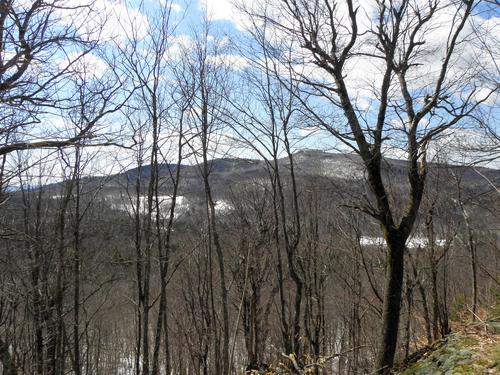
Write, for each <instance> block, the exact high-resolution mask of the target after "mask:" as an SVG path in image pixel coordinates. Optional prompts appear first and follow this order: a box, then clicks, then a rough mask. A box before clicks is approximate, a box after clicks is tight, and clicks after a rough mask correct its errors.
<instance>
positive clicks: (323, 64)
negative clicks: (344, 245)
mask: <svg viewBox="0 0 500 375" xmlns="http://www.w3.org/2000/svg"><path fill="white" fill-rule="evenodd" d="M477 5H478V2H475V1H461V2H453V1H452V2H447V3H446V4H445V3H444V2H440V1H430V2H426V3H424V4H420V3H418V2H416V1H411V0H405V1H401V2H397V3H394V2H388V1H384V0H380V1H377V2H376V4H375V6H374V7H373V8H370V7H368V8H366V7H361V5H356V4H355V3H354V2H353V1H352V0H347V1H345V3H343V2H337V1H319V0H314V1H306V0H290V1H289V0H283V1H279V2H278V3H268V4H266V7H265V8H261V9H256V10H254V9H250V10H248V13H249V14H251V15H253V17H254V19H255V20H256V21H255V22H256V23H259V22H261V23H265V24H272V25H273V26H274V28H275V30H276V33H275V36H274V38H275V39H277V38H283V37H286V38H292V39H293V40H295V41H296V45H295V47H296V49H295V50H296V53H295V54H294V55H293V60H287V61H286V60H285V63H287V64H290V65H291V66H292V67H296V66H297V64H299V66H304V64H305V65H306V66H308V67H309V70H307V72H308V74H307V75H306V74H303V73H302V71H299V69H297V68H295V69H294V70H295V74H296V77H297V80H299V81H300V82H302V83H303V84H304V90H309V91H312V92H314V93H315V95H316V96H317V97H321V98H323V101H322V103H318V102H317V101H308V102H306V101H305V100H302V102H303V103H302V104H303V105H304V106H306V107H307V108H308V109H309V110H310V112H311V113H312V114H313V115H314V116H315V117H316V119H317V120H318V121H320V122H321V123H322V126H323V127H324V128H325V129H326V130H327V131H329V132H330V133H331V134H332V135H333V136H334V137H335V138H336V139H338V140H339V141H341V142H342V143H343V144H344V145H345V146H346V147H348V148H349V149H351V150H353V151H354V152H356V153H357V154H359V155H360V157H361V158H362V160H363V163H364V165H365V168H366V174H367V178H368V185H369V187H370V189H371V195H372V196H371V202H369V203H368V204H362V205H359V206H358V208H359V209H361V210H362V211H364V212H365V213H367V214H368V215H370V216H372V217H373V218H375V219H376V220H378V221H379V223H380V226H381V228H382V232H383V236H384V238H385V240H386V242H387V247H388V250H387V260H386V282H385V293H384V307H383V317H382V324H381V325H382V330H381V336H380V344H379V352H378V356H377V359H376V361H375V364H374V368H375V370H376V371H378V372H379V373H387V372H388V371H389V369H390V367H391V366H392V365H393V362H394V356H395V353H396V348H397V337H398V326H399V316H400V305H401V295H402V285H403V276H404V252H405V244H406V241H407V239H408V237H409V236H410V234H411V232H412V229H413V227H414V223H415V220H416V218H417V213H418V211H419V206H420V203H421V200H422V196H423V192H424V184H425V180H426V173H427V165H426V151H427V148H428V144H429V142H431V141H432V140H433V139H434V138H435V137H437V136H438V135H440V134H442V133H443V132H445V131H447V129H449V128H451V127H454V126H457V124H458V123H459V122H460V121H461V120H463V119H465V118H467V117H468V116H469V115H471V114H473V113H474V111H475V110H476V109H477V108H478V106H479V105H480V104H481V103H482V102H484V101H485V100H487V99H488V98H489V97H490V96H491V95H492V92H493V91H494V90H496V89H497V87H496V86H495V87H493V88H492V89H491V90H490V91H489V92H487V93H486V94H485V95H483V96H481V97H480V98H479V97H478V91H479V90H478V86H477V85H475V83H476V82H477V77H478V76H479V72H478V71H477V70H475V69H472V68H471V65H470V64H471V62H468V64H469V65H467V66H468V67H469V68H465V70H464V71H460V72H457V71H456V70H454V66H455V64H456V62H457V53H459V52H458V51H459V50H460V47H461V46H462V44H463V43H465V41H466V40H467V37H468V36H469V35H470V32H469V31H468V30H470V27H469V26H470V22H469V21H470V19H471V18H472V17H473V12H474V10H475V9H476V7H477ZM443 13H444V14H445V15H446V14H448V15H449V23H448V24H446V26H443V25H442V24H441V23H439V21H436V19H437V18H438V17H440V16H441V15H442V14H443ZM440 27H441V29H439V28H440ZM438 29H439V30H441V32H443V33H444V35H445V38H444V40H443V41H442V43H440V44H439V49H438V50H437V51H436V49H435V48H437V47H435V46H433V45H431V43H430V42H429V41H427V40H426V36H427V34H428V33H429V32H432V31H433V30H438ZM433 53H434V54H433ZM285 58H286V56H285ZM367 58H369V59H371V61H372V64H373V65H374V66H376V68H375V69H377V70H378V71H379V72H381V73H380V74H379V75H378V76H377V77H378V78H377V79H376V80H374V81H371V83H366V84H365V85H370V86H369V87H371V89H372V95H371V99H370V103H371V105H370V108H369V109H368V110H366V109H363V108H362V107H361V106H360V102H359V100H358V99H359V94H357V91H356V85H355V80H356V78H355V76H354V75H353V74H350V72H351V70H352V69H353V68H354V66H355V65H354V64H363V63H364V64H369V63H368V60H367ZM282 60H283V59H282ZM437 60H439V61H440V62H439V66H438V68H437V70H434V71H433V74H432V75H430V76H429V80H428V81H426V82H425V84H422V85H419V83H417V82H415V81H414V77H415V74H419V73H418V72H421V71H422V70H420V69H421V67H422V66H429V65H430V64H432V63H434V62H435V61H437ZM458 60H459V59H458ZM461 63H464V62H463V61H462V62H461ZM464 72H465V73H464ZM420 74H421V73H420ZM325 101H326V102H327V103H329V104H330V106H331V108H333V111H337V112H338V113H340V114H342V115H343V121H342V122H340V123H337V122H336V121H333V122H332V121H331V118H328V117H325V116H324V114H325V111H324V110H323V111H321V109H322V108H323V107H324V103H325ZM394 123H397V124H398V128H399V131H396V130H395V129H394V128H393V124H394ZM400 136H402V137H400ZM396 139H399V141H397V140H396ZM395 141H396V144H397V145H398V147H402V148H403V150H404V153H405V155H406V160H407V170H408V173H407V176H406V177H407V183H408V189H409V190H408V193H407V200H406V204H405V205H406V209H405V210H404V212H402V213H401V214H398V213H397V211H396V210H395V207H394V206H393V205H392V204H391V199H390V194H389V191H388V190H387V186H386V183H385V182H384V179H383V176H382V173H381V165H382V157H383V154H384V151H385V150H387V146H388V145H391V144H392V145H394V144H395V143H394V142H395ZM398 142H399V143H398Z"/></svg>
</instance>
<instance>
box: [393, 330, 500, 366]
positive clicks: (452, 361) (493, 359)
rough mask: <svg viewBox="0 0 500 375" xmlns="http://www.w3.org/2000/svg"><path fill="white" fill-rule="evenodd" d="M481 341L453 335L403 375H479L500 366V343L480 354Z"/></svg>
mask: <svg viewBox="0 0 500 375" xmlns="http://www.w3.org/2000/svg"><path fill="white" fill-rule="evenodd" d="M478 345H479V340H478V339H477V338H474V337H470V336H465V335H458V334H455V335H450V336H449V337H448V341H447V342H446V343H445V344H444V345H440V346H437V347H435V348H434V349H433V350H431V351H430V352H428V353H427V354H426V355H424V356H423V357H422V358H420V359H419V360H418V361H417V362H415V363H413V364H412V365H411V366H410V367H408V368H407V369H406V370H404V371H403V372H402V373H401V375H441V374H445V375H476V374H477V375H479V374H485V373H487V372H486V370H487V369H491V368H494V367H495V366H496V364H500V344H496V345H495V347H494V348H493V349H490V350H489V351H488V353H485V352H481V351H479V350H478V349H477V348H478Z"/></svg>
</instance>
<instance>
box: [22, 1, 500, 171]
mask: <svg viewBox="0 0 500 375" xmlns="http://www.w3.org/2000/svg"><path fill="white" fill-rule="evenodd" d="M23 1H24V0H23ZM67 1H68V2H69V3H70V4H72V5H74V4H75V3H85V2H86V1H88V0H67ZM259 1H260V0H254V1H250V2H249V1H247V2H246V5H248V6H255V5H256V4H258V2H259ZM419 1H421V2H423V3H427V0H415V2H417V3H418V2H419ZM444 1H452V0H444ZM95 4H96V6H97V8H98V9H97V10H98V13H99V14H101V15H103V17H104V15H107V18H108V19H107V22H106V26H105V27H104V29H103V30H102V33H101V35H100V38H101V39H102V40H103V42H106V41H108V42H109V41H110V40H114V41H115V42H116V43H117V44H118V45H121V44H124V43H125V40H126V39H127V36H128V35H129V34H130V30H131V29H132V27H129V26H128V25H129V24H133V25H134V28H133V29H135V30H136V31H137V36H138V37H139V39H140V38H143V37H145V36H146V35H147V29H148V25H149V24H150V19H149V17H150V15H151V14H154V12H156V11H157V9H158V6H163V7H164V6H167V5H168V6H170V7H171V9H172V19H173V21H174V24H176V31H175V36H174V37H173V38H172V40H173V44H172V45H171V46H170V47H169V50H168V51H169V58H171V59H176V58H180V57H182V53H183V47H189V45H190V43H193V37H194V36H195V34H196V30H198V29H199V27H200V24H201V21H202V19H203V18H204V16H207V17H208V18H209V20H210V22H211V23H212V27H211V30H212V31H211V32H212V33H213V34H214V38H218V39H219V40H226V39H227V40H228V41H229V40H231V41H238V40H239V39H240V38H241V39H245V38H247V37H248V36H249V35H248V33H247V32H246V31H245V28H246V27H247V26H248V25H249V20H248V18H247V17H244V16H242V14H241V12H239V11H238V10H237V9H236V8H235V6H234V5H233V3H232V1H231V0H192V1H191V2H186V1H183V0H172V1H169V0H143V1H142V2H139V1H137V0H130V1H128V2H124V1H122V0H99V1H97V2H96V3H95ZM141 4H142V6H141ZM359 4H360V6H362V12H363V14H365V15H366V17H364V18H363V17H361V18H362V22H361V23H362V27H367V24H368V23H369V15H370V13H371V12H372V11H373V8H372V7H373V5H374V2H373V1H371V0H366V1H361V2H359ZM491 9H492V8H491V7H487V8H486V7H483V8H478V10H477V12H476V16H475V18H474V21H475V23H476V24H480V25H481V26H482V29H483V30H484V33H483V34H482V38H481V39H478V40H477V42H475V43H474V44H473V46H472V47H470V46H469V45H467V46H466V47H464V48H463V49H462V50H460V51H459V53H458V54H457V55H458V58H457V60H456V61H454V65H453V69H452V73H451V74H452V75H455V76H457V77H460V75H461V74H463V72H464V70H461V64H467V63H468V62H470V61H473V59H477V60H478V61H484V62H485V63H486V64H492V61H493V64H494V62H495V60H496V63H497V64H498V61H499V58H500V56H499V55H498V54H499V53H500V52H499V51H498V49H497V50H496V51H493V52H494V53H496V54H497V55H496V56H493V59H492V58H491V57H492V56H488V53H486V52H485V51H484V48H483V46H484V45H483V44H481V43H480V42H485V43H486V42H488V43H489V44H490V45H495V43H494V42H495V41H496V42H498V43H500V11H499V9H498V7H497V8H493V9H496V10H493V11H492V10H491ZM340 11H341V12H342V9H340ZM452 16H453V15H452V14H451V13H446V12H443V13H442V14H440V15H439V17H438V18H436V20H435V23H434V24H433V25H432V27H429V30H428V32H427V33H426V34H425V35H423V36H422V37H423V38H425V41H426V43H428V44H429V45H431V46H434V47H433V49H434V52H433V53H432V54H429V55H427V56H424V57H423V62H425V63H426V64H423V65H425V69H427V70H424V68H422V69H420V70H419V69H415V75H414V77H413V78H414V79H413V80H412V81H411V82H412V84H413V85H414V87H413V88H412V89H413V90H414V91H415V92H418V90H420V89H421V87H425V86H426V85H427V84H428V82H432V80H433V79H434V78H435V73H436V71H437V70H438V67H439V64H440V61H441V55H442V45H443V43H442V42H443V40H446V37H447V34H446V33H447V25H449V23H450V22H451V19H452ZM82 17H83V16H82V14H77V15H75V20H73V21H75V22H77V23H78V22H80V23H81V24H82V27H84V28H85V29H86V31H88V32H89V33H92V32H95V30H97V29H98V28H97V26H96V23H98V22H99V21H100V20H99V19H94V20H93V19H85V18H82ZM465 32H466V33H471V32H472V31H471V30H466V31H465ZM471 35H472V34H471ZM497 45H498V44H497ZM459 48H461V47H459ZM229 51H230V52H228V53H226V54H225V55H224V58H225V59H226V60H227V61H229V64H230V66H231V69H233V70H234V71H238V70H244V69H245V68H246V67H247V66H248V62H246V61H245V59H244V58H243V57H242V56H241V55H239V54H238V52H237V51H236V50H235V49H229ZM74 53H76V52H74ZM440 54H441V55H440ZM72 57H73V56H72V55H71V53H70V54H69V55H68V56H67V57H66V59H68V60H71V59H72ZM64 63H65V61H64V59H61V61H60V64H62V65H64ZM78 64H79V65H76V66H75V68H77V69H79V68H81V66H85V68H86V69H87V70H88V72H89V74H90V75H91V76H93V77H95V78H96V79H100V78H103V77H105V75H106V73H107V69H108V68H107V65H106V63H105V62H104V61H103V60H102V59H100V58H99V57H98V56H96V55H95V54H92V53H90V54H88V55H86V56H85V57H84V58H83V59H81V60H80V61H79V63H78ZM305 69H309V72H310V74H311V76H314V77H315V78H318V79H325V80H328V77H324V74H323V73H322V72H321V71H319V70H318V69H315V68H313V67H311V66H307V67H305ZM495 69H496V72H497V74H496V78H497V79H498V77H499V75H498V66H496V67H495V66H494V65H491V67H490V71H493V72H494V71H495ZM381 70H382V69H381V66H380V65H379V64H378V63H377V62H376V61H373V59H371V60H370V59H366V58H361V57H360V58H356V59H353V60H352V61H351V62H350V63H349V65H348V66H347V69H346V71H347V72H348V73H347V74H348V82H349V85H350V86H349V89H350V90H351V92H353V93H355V102H356V104H357V106H358V107H359V108H361V110H364V111H366V113H367V117H368V118H370V116H372V114H371V113H373V111H374V110H376V109H377V107H376V105H374V103H376V98H375V97H374V96H373V92H372V91H371V90H370V87H371V86H372V85H375V86H378V85H380V80H381V74H380V72H381ZM497 82H498V81H497ZM483 91H487V88H486V87H485V88H482V89H481V90H478V94H477V95H481V93H482V92H483ZM488 102H489V103H488V104H489V107H490V109H492V111H493V112H494V117H495V118H496V119H498V118H500V114H499V111H500V109H499V95H498V92H497V93H496V94H494V95H492V96H491V98H490V99H488ZM46 120H47V121H48V123H50V124H51V125H52V127H53V128H54V129H56V131H58V130H65V129H71V124H69V123H68V121H67V119H64V118H61V117H60V116H59V115H58V114H52V115H50V116H48V117H47V119H46ZM106 121H107V123H106V124H105V125H107V126H112V127H113V126H114V127H116V129H120V126H121V124H120V121H121V120H120V119H118V118H116V117H113V116H111V117H110V119H108V120H106ZM431 125H432V124H430V126H431ZM398 126H401V125H398V124H397V123H394V131H395V132H397V131H398ZM497 126H498V125H497ZM103 127H104V125H103ZM497 131H498V128H497ZM296 135H297V138H299V137H304V136H306V137H305V138H300V141H298V143H296V145H295V146H296V148H297V149H298V148H310V149H323V150H329V151H336V152H347V151H349V149H348V148H346V147H345V146H342V144H340V143H339V142H337V141H336V140H335V139H334V138H333V137H332V136H331V135H330V134H329V133H327V132H326V131H324V130H322V129H321V128H319V127H317V126H315V125H309V124H303V125H302V126H301V129H300V130H298V131H297V133H296ZM443 135H444V136H443V137H440V139H438V140H437V141H436V142H434V143H433V144H432V145H431V146H430V152H429V156H430V157H431V158H432V157H433V156H434V155H436V154H437V151H438V150H439V151H440V152H441V153H444V154H446V155H447V160H448V161H449V162H452V163H468V162H469V161H470V160H472V159H474V158H475V157H476V156H477V155H475V154H474V153H469V154H464V153H461V152H460V153H457V152H455V150H456V149H457V148H462V149H463V148H467V147H476V148H477V146H481V145H483V144H484V143H485V142H487V140H486V139H485V138H484V137H483V135H482V134H481V133H479V132H477V131H475V130H474V129H472V128H469V127H467V126H464V127H461V128H458V129H455V130H453V131H449V132H445V133H444V134H443ZM218 140H219V141H222V142H221V146H219V150H218V151H219V152H218V153H217V154H214V157H220V156H225V155H230V156H237V157H247V158H253V157H257V155H256V154H255V153H254V152H252V151H250V150H248V149H243V148H241V147H235V145H234V142H233V140H232V135H231V134H230V133H224V132H222V133H220V134H219V138H218ZM99 150H100V152H101V153H103V154H105V155H106V157H104V158H103V157H101V158H100V159H93V160H94V162H93V164H94V166H95V167H96V169H95V170H94V171H92V173H95V174H109V173H113V172H116V171H117V168H122V167H123V166H124V164H126V160H131V159H130V155H128V154H127V153H126V152H124V151H123V150H120V149H116V148H112V147H109V148H106V149H99ZM95 151H97V149H92V150H89V155H91V154H93V153H94V152H95ZM384 151H385V153H386V156H389V157H396V158H404V157H406V155H405V153H404V151H402V150H401V149H400V148H398V147H397V145H392V146H388V147H386V148H385V149H384ZM42 154H43V155H47V156H46V157H48V158H49V157H54V155H55V154H54V153H53V152H46V151H40V152H39V155H38V156H40V155H42ZM35 156H36V155H35ZM56 156H57V155H56ZM89 157H90V156H89ZM117 161H119V162H117ZM185 162H186V163H193V162H195V160H194V159H193V158H191V159H187V160H186V161H185ZM12 164H13V165H16V160H13V161H12ZM484 165H485V166H488V167H494V168H500V159H497V160H495V161H493V162H491V161H490V162H487V163H484ZM125 167H126V166H125ZM96 170H97V172H96ZM51 173H54V172H51ZM57 173H59V172H57ZM57 173H55V174H57Z"/></svg>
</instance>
